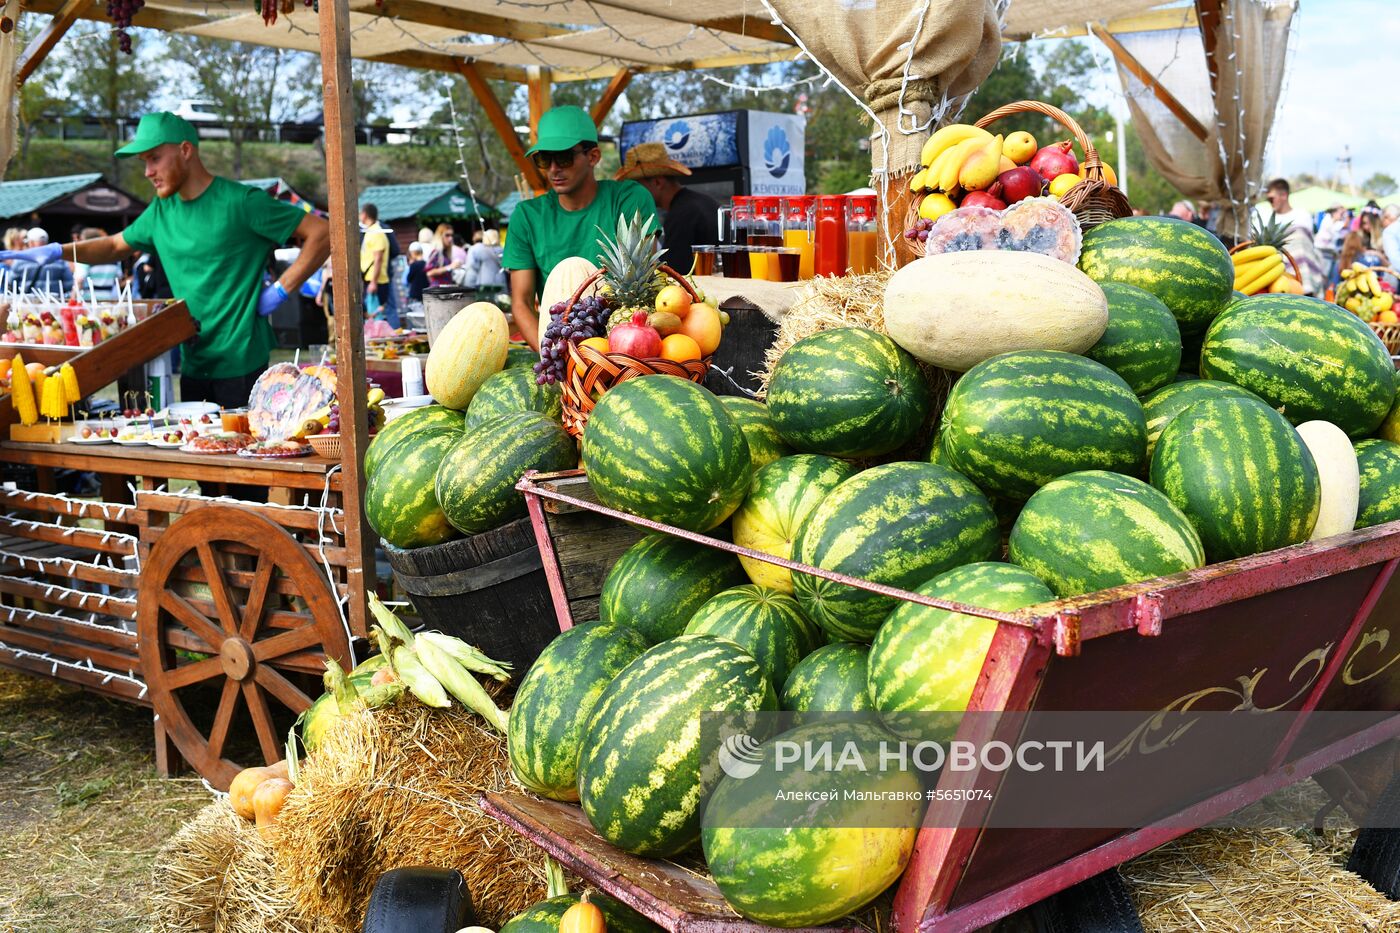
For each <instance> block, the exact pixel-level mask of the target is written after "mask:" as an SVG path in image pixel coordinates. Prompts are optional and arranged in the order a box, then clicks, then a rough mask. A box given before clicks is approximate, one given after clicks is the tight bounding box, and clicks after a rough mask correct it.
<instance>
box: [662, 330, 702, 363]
mask: <svg viewBox="0 0 1400 933" xmlns="http://www.w3.org/2000/svg"><path fill="white" fill-rule="evenodd" d="M700 356H701V354H700V344H698V343H696V342H695V338H693V337H690V336H688V335H686V334H672V335H671V336H669V337H665V338H663V339H662V341H661V358H662V359H663V360H671V361H673V362H676V363H689V362H690V361H691V360H698V359H700Z"/></svg>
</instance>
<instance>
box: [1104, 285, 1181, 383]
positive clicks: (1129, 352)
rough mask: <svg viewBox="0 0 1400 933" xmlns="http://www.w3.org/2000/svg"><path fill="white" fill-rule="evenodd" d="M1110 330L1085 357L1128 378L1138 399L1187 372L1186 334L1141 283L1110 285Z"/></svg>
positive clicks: (1107, 289) (1124, 378) (1159, 301)
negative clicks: (1183, 348) (1183, 353)
mask: <svg viewBox="0 0 1400 933" xmlns="http://www.w3.org/2000/svg"><path fill="white" fill-rule="evenodd" d="M1101 287H1102V288H1103V293H1104V296H1105V297H1107V298H1108V329H1107V330H1105V331H1104V332H1103V336H1102V337H1100V338H1099V342H1098V343H1096V344H1094V345H1093V346H1092V347H1090V348H1089V350H1088V351H1087V352H1085V354H1084V355H1085V356H1087V357H1089V359H1091V360H1098V361H1099V362H1100V363H1102V364H1104V365H1105V366H1107V367H1108V368H1109V369H1111V370H1113V371H1114V372H1115V373H1117V374H1118V375H1120V376H1122V377H1123V381H1124V382H1126V383H1127V384H1128V388H1130V389H1132V390H1133V393H1134V394H1136V395H1145V394H1147V393H1148V392H1151V391H1152V390H1153V389H1155V388H1157V387H1158V386H1163V385H1166V384H1167V383H1169V382H1171V381H1172V378H1173V377H1175V376H1176V372H1177V370H1178V369H1180V368H1181V330H1180V329H1179V328H1178V327H1177V324H1176V318H1174V317H1172V313H1171V312H1170V311H1168V310H1167V306H1166V305H1164V304H1162V301H1161V299H1159V298H1158V297H1157V296H1156V295H1153V294H1152V293H1150V292H1146V291H1143V290H1142V289H1140V288H1138V287H1137V286H1136V285H1125V284H1123V283H1121V282H1105V283H1103V285H1102V286H1101Z"/></svg>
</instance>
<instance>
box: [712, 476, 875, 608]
mask: <svg viewBox="0 0 1400 933" xmlns="http://www.w3.org/2000/svg"><path fill="white" fill-rule="evenodd" d="M854 474H855V468H854V467H853V466H851V465H850V464H849V463H845V462H844V461H841V460H835V459H833V458H831V457H823V456H822V455H821V454H795V455H794V456H791V457H783V458H782V459H780V460H775V461H773V462H772V463H770V464H768V465H767V466H766V467H764V468H763V469H761V470H759V471H758V473H756V474H755V475H754V480H753V486H752V487H750V489H749V495H748V498H747V499H745V500H744V504H743V505H741V506H739V510H738V511H737V512H735V513H734V522H733V525H734V543H735V544H738V545H741V546H742V547H746V548H751V549H753V550H755V551H762V552H763V553H764V554H772V555H774V556H776V557H788V558H790V557H792V541H793V539H794V538H796V537H797V530H798V529H799V528H801V527H802V522H803V521H804V520H805V519H806V518H807V515H808V513H809V512H811V511H812V510H813V509H815V508H816V507H817V506H818V505H819V504H820V503H821V501H822V500H823V499H825V498H826V495H827V493H829V492H831V491H832V490H833V489H835V488H836V487H837V486H839V485H841V483H842V482H844V481H845V480H847V479H849V478H850V477H851V476H853V475H854ZM739 562H740V563H741V564H743V565H744V572H745V573H747V574H748V575H749V579H750V580H752V581H753V582H755V583H758V584H761V585H763V586H767V587H770V588H772V589H775V590H778V591H780V592H783V593H791V592H792V573H791V572H790V571H789V570H787V568H785V567H779V566H777V565H775V564H765V563H764V562H763V561H761V560H754V559H753V558H751V557H740V558H739Z"/></svg>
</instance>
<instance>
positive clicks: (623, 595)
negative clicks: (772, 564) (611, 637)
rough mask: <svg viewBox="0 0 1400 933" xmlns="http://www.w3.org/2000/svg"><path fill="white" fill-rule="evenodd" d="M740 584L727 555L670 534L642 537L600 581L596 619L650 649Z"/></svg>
mask: <svg viewBox="0 0 1400 933" xmlns="http://www.w3.org/2000/svg"><path fill="white" fill-rule="evenodd" d="M744 582H745V576H744V568H743V567H741V566H739V561H738V559H737V558H735V556H734V555H733V554H730V553H728V552H727V551H721V550H718V549H716V548H712V547H706V546H704V545H703V544H693V543H691V542H690V541H684V540H682V539H680V538H673V537H671V536H670V535H662V534H655V535H648V536H647V537H645V538H643V539H642V540H640V541H638V542H637V543H636V544H634V545H632V546H631V547H630V548H628V549H627V551H626V552H624V553H623V555H622V556H621V557H619V558H618V559H617V562H616V563H615V564H613V566H612V569H611V570H609V571H608V575H607V577H606V578H605V579H604V580H603V592H602V595H601V596H600V597H599V602H598V615H599V617H600V618H601V619H602V620H603V621H604V622H616V623H618V624H619V625H626V626H630V627H631V628H634V629H636V630H637V631H638V632H641V633H642V636H643V637H644V638H646V640H647V642H648V643H650V644H657V643H659V642H663V641H665V640H666V639H668V638H675V637H676V636H677V635H679V634H681V633H682V632H683V631H685V626H686V624H687V623H688V622H689V621H690V617H691V616H693V615H694V614H695V610H697V609H699V608H700V607H701V606H702V605H704V604H705V602H706V601H707V600H709V599H710V598H711V597H712V596H714V595H715V594H717V593H719V592H721V591H723V590H726V589H729V588H730V587H731V586H739V585H740V584H742V583H744Z"/></svg>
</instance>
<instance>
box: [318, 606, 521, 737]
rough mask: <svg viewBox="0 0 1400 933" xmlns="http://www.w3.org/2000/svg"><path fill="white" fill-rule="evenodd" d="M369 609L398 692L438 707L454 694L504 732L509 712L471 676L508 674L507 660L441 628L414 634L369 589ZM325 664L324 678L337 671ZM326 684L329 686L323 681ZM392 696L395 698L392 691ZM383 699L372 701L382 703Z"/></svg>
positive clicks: (449, 701)
mask: <svg viewBox="0 0 1400 933" xmlns="http://www.w3.org/2000/svg"><path fill="white" fill-rule="evenodd" d="M369 608H370V612H371V613H373V614H374V618H375V621H376V622H378V624H377V625H375V626H372V627H371V629H370V631H371V632H372V633H373V635H374V637H375V639H376V640H377V641H378V643H379V650H380V652H381V653H382V654H383V655H384V656H385V657H386V658H388V659H389V666H388V669H389V670H390V671H392V672H393V677H394V681H395V682H396V683H397V685H398V686H399V695H402V691H403V690H404V689H405V688H406V689H407V690H408V692H409V693H412V694H413V696H414V697H416V698H417V699H418V701H419V702H421V703H423V704H424V705H425V706H432V707H437V708H439V709H445V708H446V707H449V706H451V705H452V700H453V699H454V698H455V699H456V700H457V701H458V702H460V703H461V704H462V705H463V706H465V707H466V708H467V709H469V710H471V711H472V712H474V713H477V714H478V715H480V716H481V717H482V718H484V719H485V720H486V721H487V722H489V723H490V724H491V725H492V726H493V727H494V728H495V729H496V731H498V732H500V733H501V734H502V735H504V734H505V731H506V723H507V722H508V721H509V718H510V717H509V716H508V715H507V714H506V713H505V712H504V711H503V710H501V708H500V707H498V706H497V705H496V704H495V702H494V701H493V700H492V699H491V696H490V694H488V693H487V692H486V688H484V687H483V686H481V684H480V683H479V682H478V681H477V679H476V675H477V674H485V675H487V676H489V677H494V678H495V679H496V680H500V681H506V680H509V679H510V673H509V669H510V665H508V664H504V663H502V662H500V661H494V660H492V659H491V658H488V657H487V656H486V655H484V654H482V653H481V652H480V651H479V650H477V649H476V648H473V647H472V646H471V645H469V644H467V643H466V642H464V641H462V640H461V639H460V638H453V637H452V636H450V635H444V634H442V633H441V632H423V633H421V634H419V635H414V634H413V632H412V631H410V630H409V628H408V626H407V625H404V623H403V620H401V619H400V618H399V617H398V616H396V615H394V613H393V612H392V611H390V609H389V607H388V606H386V605H384V604H383V603H382V602H380V601H379V598H378V597H377V596H375V595H374V594H373V593H371V594H370V597H369ZM327 667H328V670H327V677H328V678H330V677H331V676H332V675H331V672H330V670H329V668H330V667H335V669H336V670H337V671H339V670H340V668H339V666H338V665H335V664H334V662H331V663H330V664H328V665H327ZM342 677H343V672H342ZM347 687H348V688H349V690H352V691H353V690H354V689H355V688H354V685H353V684H350V683H349V681H348V680H347V681H346V682H345V684H344V687H342V688H341V689H342V690H343V689H344V688H347ZM327 688H328V689H333V688H331V685H330V683H329V682H328V683H327ZM370 689H371V690H374V689H376V687H371V688H370ZM340 696H341V694H340V693H339V692H337V693H336V705H338V706H341V708H342V709H344V708H345V707H344V705H343V704H342V702H341V700H340ZM359 699H362V700H365V701H366V702H369V701H370V698H369V697H364V696H361V697H360V698H359ZM376 699H378V698H376ZM393 699H397V696H396V697H394V698H393ZM351 702H353V699H352V700H351ZM383 702H391V701H383ZM383 702H380V703H378V704H372V705H383Z"/></svg>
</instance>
